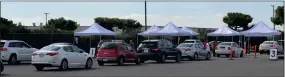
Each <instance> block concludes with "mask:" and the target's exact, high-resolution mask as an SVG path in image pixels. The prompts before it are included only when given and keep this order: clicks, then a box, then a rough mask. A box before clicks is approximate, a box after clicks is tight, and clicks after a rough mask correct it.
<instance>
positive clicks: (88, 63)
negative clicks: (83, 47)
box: [85, 58, 93, 69]
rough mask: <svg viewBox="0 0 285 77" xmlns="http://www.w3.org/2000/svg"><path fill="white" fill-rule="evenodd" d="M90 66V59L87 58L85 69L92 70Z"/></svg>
mask: <svg viewBox="0 0 285 77" xmlns="http://www.w3.org/2000/svg"><path fill="white" fill-rule="evenodd" d="M92 66H93V61H92V59H90V58H88V59H87V61H86V65H85V68H87V69H89V68H92Z"/></svg>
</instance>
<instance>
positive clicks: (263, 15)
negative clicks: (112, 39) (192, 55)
mask: <svg viewBox="0 0 285 77" xmlns="http://www.w3.org/2000/svg"><path fill="white" fill-rule="evenodd" d="M271 5H275V8H276V7H277V6H282V5H283V3H282V2H147V24H148V25H158V26H164V25H166V24H167V23H168V22H172V23H174V24H175V25H177V26H181V27H183V26H187V27H203V28H219V27H221V26H222V25H224V24H225V23H224V22H223V21H222V19H223V17H224V16H226V14H227V13H228V12H241V13H244V14H249V15H251V16H252V17H253V21H252V23H258V22H260V21H263V22H264V23H266V24H267V25H268V26H269V27H271V28H273V23H272V22H271V21H270V17H272V16H273V8H272V6H271ZM1 7H2V9H1V15H2V17H4V18H7V19H9V20H13V21H14V22H15V23H18V22H21V23H22V24H23V25H26V26H32V24H33V23H36V24H37V25H39V24H40V23H41V22H42V23H45V15H44V13H45V12H48V13H50V14H49V15H48V19H50V18H59V17H64V18H66V19H71V20H74V21H76V22H77V23H78V24H80V25H81V26H89V25H92V24H93V23H94V18H96V17H118V18H131V19H135V20H138V21H139V22H140V23H141V24H142V25H144V24H145V18H144V17H145V16H144V15H145V13H144V12H145V11H144V9H145V8H144V7H145V6H144V2H2V6H1ZM252 23H251V24H252ZM277 28H278V29H281V28H282V27H280V28H279V27H277Z"/></svg>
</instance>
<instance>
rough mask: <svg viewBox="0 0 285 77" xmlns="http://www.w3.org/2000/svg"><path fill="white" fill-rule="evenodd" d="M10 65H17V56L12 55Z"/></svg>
mask: <svg viewBox="0 0 285 77" xmlns="http://www.w3.org/2000/svg"><path fill="white" fill-rule="evenodd" d="M8 64H17V56H16V55H11V57H10V59H9V61H8Z"/></svg>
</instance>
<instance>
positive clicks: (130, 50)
mask: <svg viewBox="0 0 285 77" xmlns="http://www.w3.org/2000/svg"><path fill="white" fill-rule="evenodd" d="M127 48H128V53H129V55H130V58H131V59H133V60H135V59H136V51H135V50H134V49H133V48H132V47H131V45H129V44H127Z"/></svg>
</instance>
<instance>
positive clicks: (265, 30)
mask: <svg viewBox="0 0 285 77" xmlns="http://www.w3.org/2000/svg"><path fill="white" fill-rule="evenodd" d="M240 33H241V34H242V35H244V36H253V37H255V36H256V37H260V36H273V35H280V34H281V33H280V32H279V31H276V30H273V29H272V28H269V27H268V26H267V25H266V24H265V23H264V22H262V21H260V22H258V23H257V24H256V25H254V26H253V27H252V28H251V29H249V30H246V31H243V32H240Z"/></svg>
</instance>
